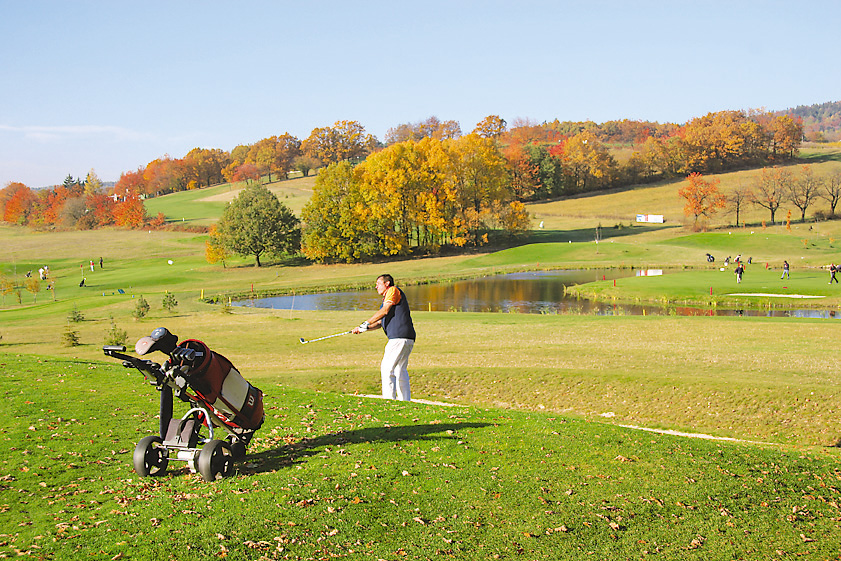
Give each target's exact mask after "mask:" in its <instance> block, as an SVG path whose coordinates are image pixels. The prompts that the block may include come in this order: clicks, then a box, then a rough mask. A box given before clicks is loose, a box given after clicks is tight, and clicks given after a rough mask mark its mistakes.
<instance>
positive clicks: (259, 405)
mask: <svg viewBox="0 0 841 561" xmlns="http://www.w3.org/2000/svg"><path fill="white" fill-rule="evenodd" d="M178 347H179V348H183V349H191V350H193V351H196V355H197V356H202V361H201V362H200V363H198V364H196V365H193V364H190V363H186V364H185V363H184V361H183V360H178V359H176V360H172V359H170V364H171V366H175V367H179V368H180V369H181V370H182V371H183V369H184V368H185V367H186V371H184V372H183V375H184V378H185V380H186V382H187V385H189V387H190V388H191V389H192V390H193V391H194V392H195V394H196V396H197V397H198V398H199V399H201V401H202V402H203V403H204V404H205V405H207V406H208V407H210V408H211V409H212V410H213V411H214V413H216V415H217V416H218V417H219V418H220V419H224V421H223V422H225V423H226V424H227V425H228V426H230V427H231V428H232V429H234V430H237V429H244V430H252V431H254V430H257V429H259V428H260V426H261V425H262V424H263V392H261V391H260V390H258V389H257V388H255V387H254V386H252V385H251V384H249V383H248V382H247V381H246V380H245V378H243V377H242V375H241V374H240V373H239V371H238V370H237V369H236V368H234V365H233V364H231V361H230V360H228V359H227V358H225V357H224V356H222V355H220V354H219V353H216V352H214V351H211V350H210V349H209V348H207V345H205V344H204V343H202V342H201V341H198V340H196V339H187V340H186V341H182V342H181V343H179V344H178ZM176 354H177V352H176ZM173 362H174V363H175V364H173Z"/></svg>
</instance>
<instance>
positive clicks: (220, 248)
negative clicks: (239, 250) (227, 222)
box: [204, 224, 229, 267]
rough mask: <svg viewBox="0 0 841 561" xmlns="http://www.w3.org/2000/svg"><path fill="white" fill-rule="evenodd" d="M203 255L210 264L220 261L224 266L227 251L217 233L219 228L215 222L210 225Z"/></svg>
mask: <svg viewBox="0 0 841 561" xmlns="http://www.w3.org/2000/svg"><path fill="white" fill-rule="evenodd" d="M204 257H205V260H206V261H207V262H208V263H210V264H211V265H213V264H215V263H219V262H220V261H221V262H222V266H223V267H226V266H227V265H226V264H225V262H226V261H227V259H228V257H229V256H228V251H227V250H226V249H225V243H224V241H223V240H222V238H221V236H220V235H219V230H218V228H217V227H216V224H213V225H212V226H211V227H210V231H209V232H208V236H207V240H205V242H204Z"/></svg>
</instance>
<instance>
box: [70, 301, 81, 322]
mask: <svg viewBox="0 0 841 561" xmlns="http://www.w3.org/2000/svg"><path fill="white" fill-rule="evenodd" d="M67 321H69V322H71V323H80V322H83V321H85V316H84V314H83V313H82V312H81V311H80V310H79V308H77V307H76V304H73V309H72V310H70V312H69V313H68V314H67Z"/></svg>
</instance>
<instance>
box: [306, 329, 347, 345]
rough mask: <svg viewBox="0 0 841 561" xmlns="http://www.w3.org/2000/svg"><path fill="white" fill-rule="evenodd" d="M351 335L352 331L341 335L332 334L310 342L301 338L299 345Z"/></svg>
mask: <svg viewBox="0 0 841 561" xmlns="http://www.w3.org/2000/svg"><path fill="white" fill-rule="evenodd" d="M351 333H353V331H342V332H341V333H334V334H333V335H325V336H324V337H319V338H318V339H310V340H306V339H304V338H303V337H301V343H302V344H306V343H314V342H316V341H323V340H324V339H330V338H332V337H340V336H342V335H350V334H351Z"/></svg>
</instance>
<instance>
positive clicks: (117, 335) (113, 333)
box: [105, 316, 128, 345]
mask: <svg viewBox="0 0 841 561" xmlns="http://www.w3.org/2000/svg"><path fill="white" fill-rule="evenodd" d="M108 318H109V319H110V320H111V327H110V329H108V331H106V332H105V344H106V345H125V344H126V341H128V332H127V331H123V330H121V329H120V328H119V327H117V322H115V321H114V316H108Z"/></svg>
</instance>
